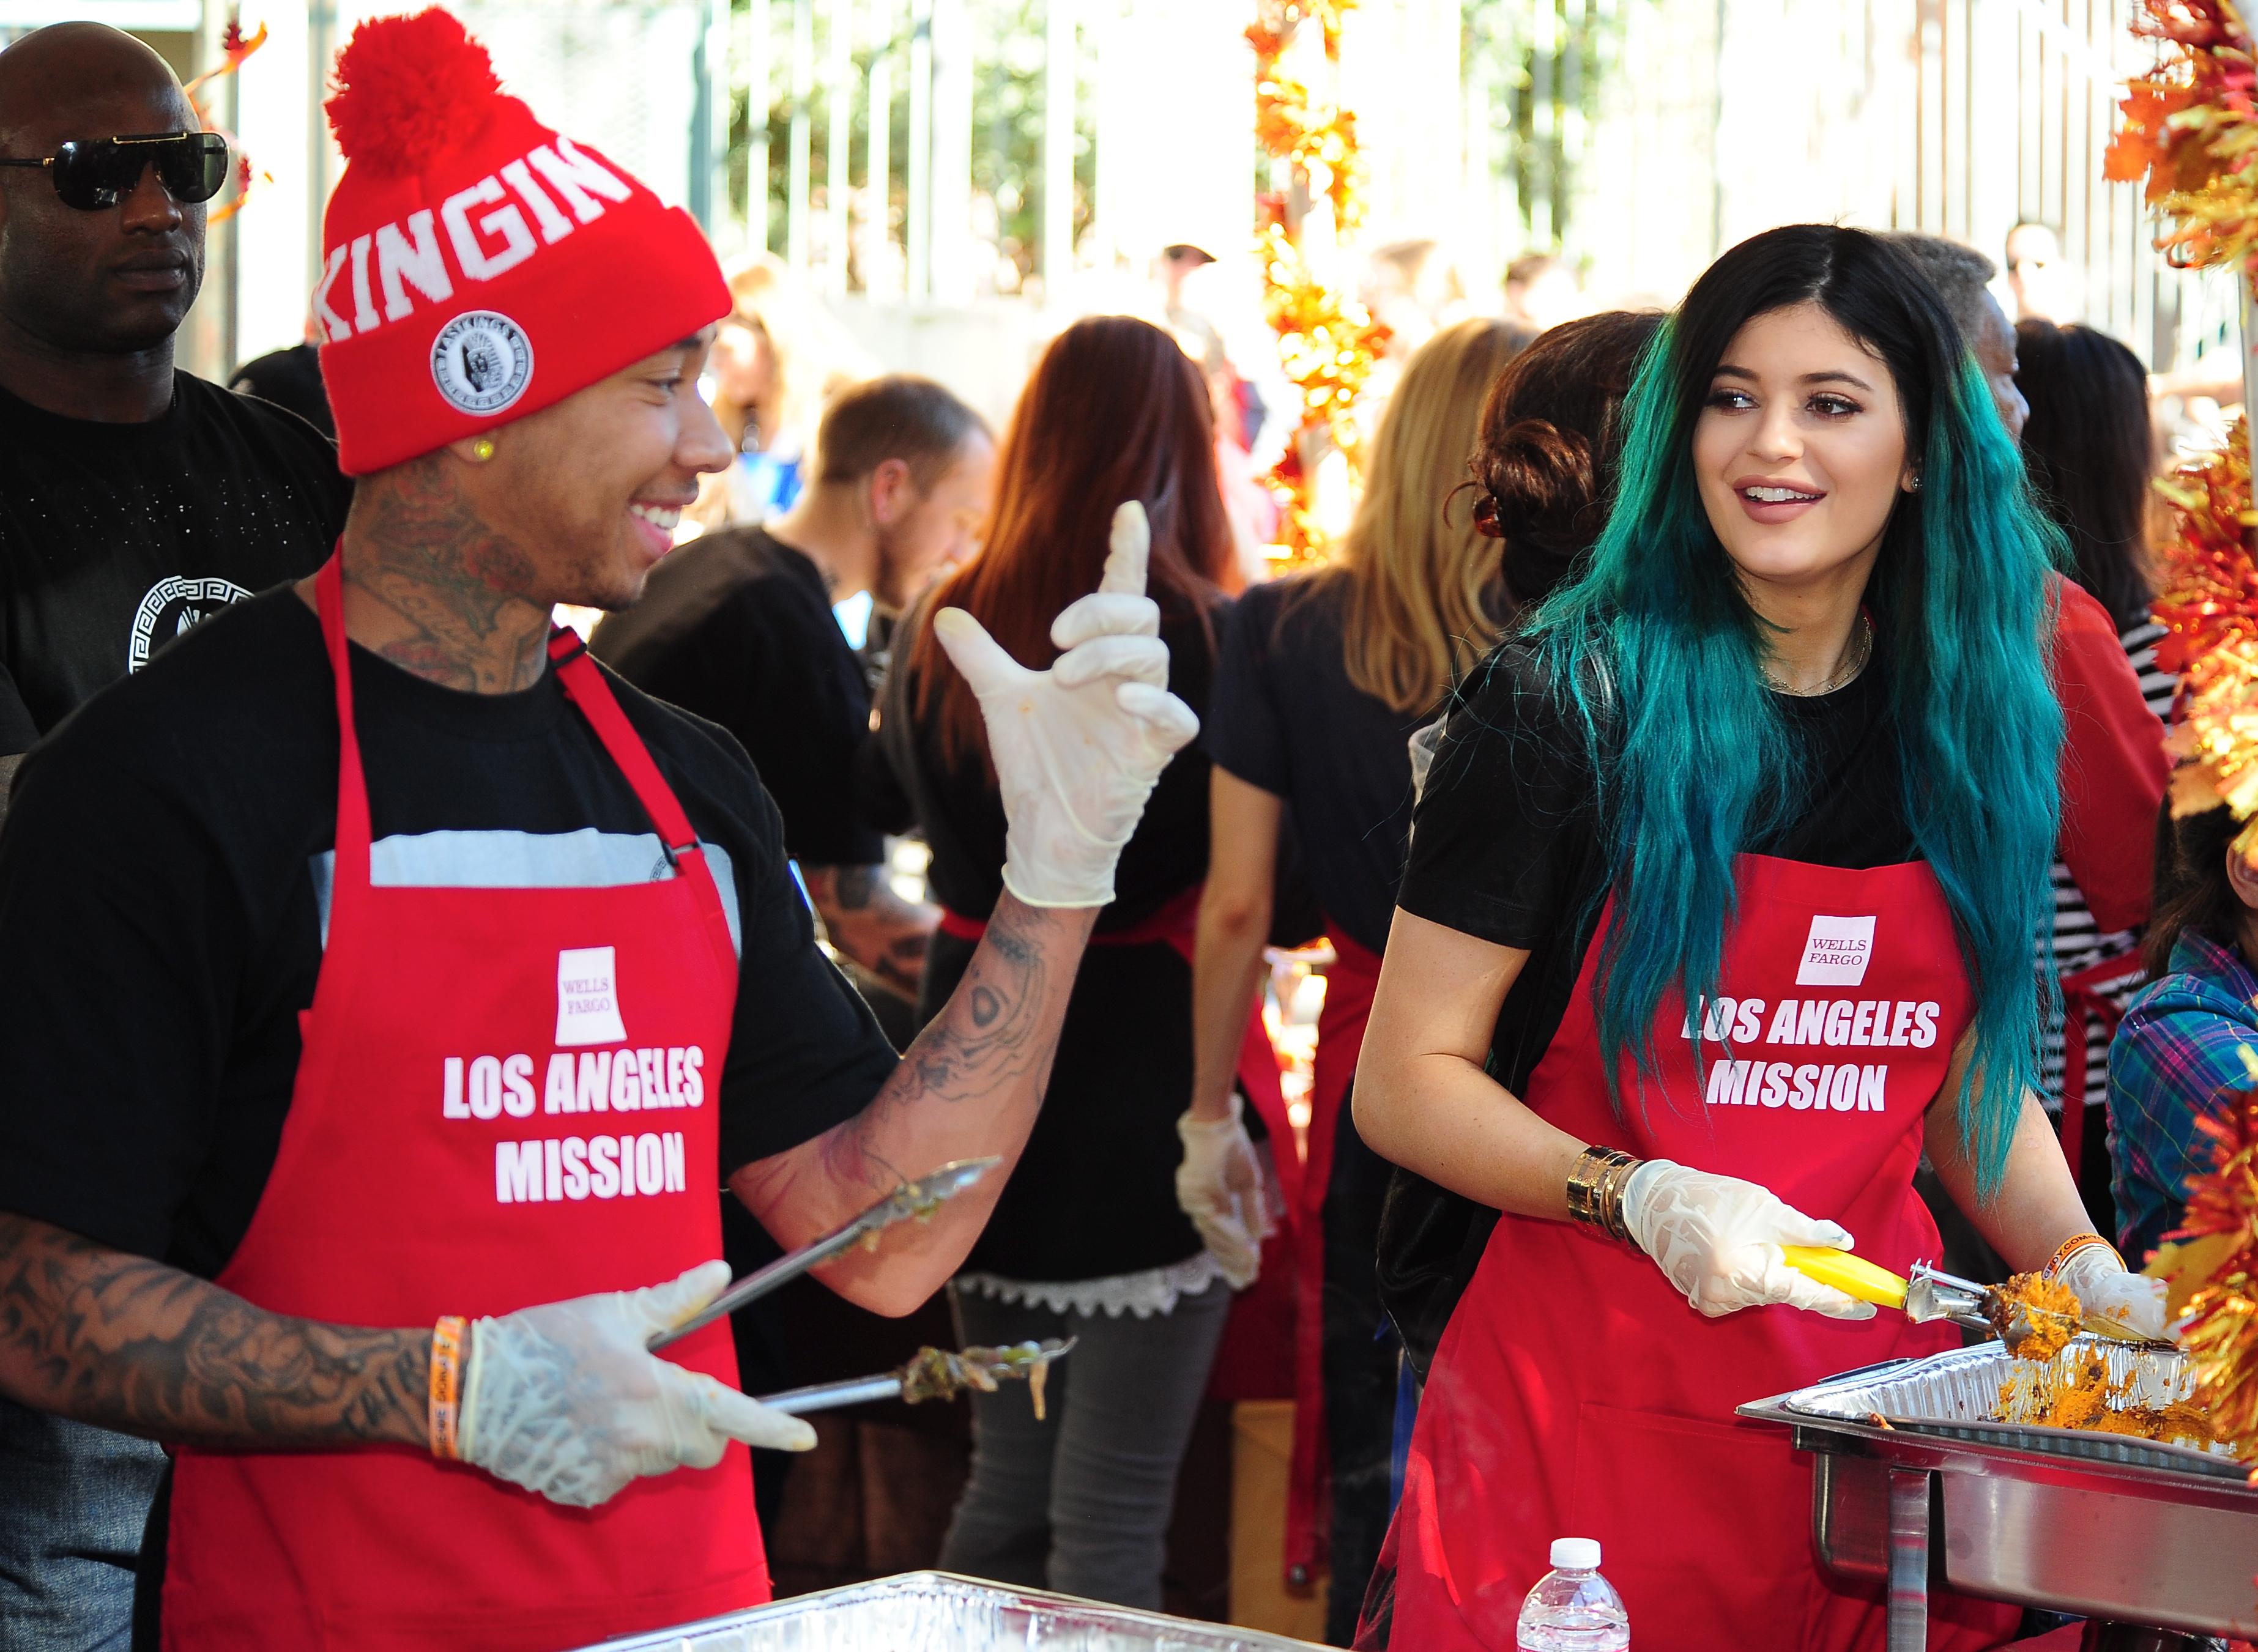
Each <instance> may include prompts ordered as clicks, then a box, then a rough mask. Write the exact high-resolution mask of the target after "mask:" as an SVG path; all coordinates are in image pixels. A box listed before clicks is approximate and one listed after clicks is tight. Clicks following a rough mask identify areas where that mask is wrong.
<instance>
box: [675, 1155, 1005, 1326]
mask: <svg viewBox="0 0 2258 1652" xmlns="http://www.w3.org/2000/svg"><path fill="white" fill-rule="evenodd" d="M1003 1162H1004V1161H1003V1160H1002V1159H957V1160H955V1162H953V1163H950V1164H946V1165H943V1166H941V1168H940V1169H938V1170H936V1171H934V1173H932V1174H931V1175H929V1176H920V1177H919V1178H918V1179H917V1180H916V1181H905V1182H904V1183H903V1184H902V1185H901V1186H900V1187H898V1188H895V1189H894V1190H893V1191H892V1192H891V1193H890V1194H888V1195H886V1196H885V1197H884V1198H883V1199H881V1200H879V1201H878V1202H877V1203H876V1204H874V1205H872V1206H871V1207H870V1209H868V1210H865V1211H864V1212H863V1214H862V1215H860V1216H856V1218H855V1219H854V1220H853V1221H852V1222H849V1223H847V1225H846V1226H844V1227H842V1228H837V1229H834V1230H833V1231H831V1232H829V1233H827V1234H825V1235H824V1236H823V1237H821V1238H820V1239H817V1240H815V1241H814V1242H813V1243H812V1244H803V1245H801V1246H800V1247H799V1249H798V1250H797V1251H792V1252H790V1253H789V1254H787V1255H784V1256H780V1257H778V1258H777V1259H776V1260H775V1261H773V1262H771V1263H770V1264H769V1265H768V1266H766V1267H763V1268H756V1269H755V1270H754V1271H753V1272H752V1273H748V1274H746V1275H745V1277H744V1278H742V1279H741V1280H738V1281H737V1282H736V1283H735V1284H734V1285H732V1286H731V1287H729V1288H728V1290H726V1291H724V1292H722V1293H721V1294H720V1295H719V1296H717V1297H715V1298H714V1300H713V1301H710V1302H708V1303H707V1305H706V1306H705V1307H704V1308H700V1309H699V1310H698V1312H697V1313H695V1314H693V1315H691V1316H690V1317H689V1318H688V1319H685V1320H684V1321H683V1322H682V1323H680V1324H679V1325H677V1326H676V1327H675V1328H674V1329H672V1330H665V1331H661V1332H660V1333H659V1334H658V1335H657V1336H654V1337H652V1338H651V1339H650V1342H649V1343H647V1344H644V1346H646V1347H648V1348H649V1349H650V1351H652V1352H653V1353H657V1351H659V1350H660V1349H662V1348H664V1347H666V1346H667V1345H668V1344H671V1343H678V1342H680V1341H681V1340H682V1339H683V1338H684V1337H685V1336H689V1335H690V1333H691V1332H692V1331H694V1330H703V1329H705V1328H706V1327H707V1326H708V1325H710V1324H712V1323H713V1322H714V1321H715V1320H717V1319H721V1318H722V1317H724V1316H725V1315H729V1314H734V1313H735V1312H736V1310H737V1309H739V1308H742V1307H743V1306H744V1305H745V1304H746V1303H748V1302H751V1301H758V1300H759V1299H760V1298H762V1297H763V1296H766V1295H767V1294H769V1293H770V1291H773V1290H775V1289H776V1288H777V1287H778V1286H780V1285H784V1284H787V1283H789V1282H790V1281H791V1280H796V1279H798V1278H799V1276H800V1275H801V1274H803V1273H806V1272H807V1271H808V1269H810V1268H812V1267H820V1266H822V1265H823V1264H824V1263H826V1262H828V1261H829V1260H830V1259H831V1258H833V1257H834V1256H837V1255H838V1254H839V1253H840V1252H841V1251H845V1250H847V1249H849V1247H851V1246H853V1245H856V1244H860V1243H862V1242H863V1240H865V1239H868V1238H870V1237H874V1236H876V1235H877V1233H879V1232H880V1231H881V1230H884V1229H886V1228H891V1226H893V1225H894V1223H897V1222H906V1221H907V1220H909V1219H910V1218H911V1217H912V1216H920V1217H922V1216H931V1215H932V1214H933V1213H934V1211H936V1210H938V1209H941V1206H942V1205H944V1204H946V1203H948V1201H949V1200H951V1199H953V1198H955V1196H956V1195H958V1194H960V1193H962V1192H963V1191H964V1190H965V1189H966V1188H969V1187H970V1186H971V1185H972V1184H973V1183H974V1182H976V1181H979V1180H980V1178H981V1177H983V1176H984V1175H986V1174H987V1173H989V1172H990V1171H991V1170H993V1169H995V1168H996V1166H998V1165H1000V1164H1002V1163H1003Z"/></svg>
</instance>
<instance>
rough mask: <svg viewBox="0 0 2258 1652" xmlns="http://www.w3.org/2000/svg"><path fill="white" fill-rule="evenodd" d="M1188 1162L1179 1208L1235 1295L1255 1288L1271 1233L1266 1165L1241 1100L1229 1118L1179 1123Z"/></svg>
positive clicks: (1179, 1175) (1180, 1181)
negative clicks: (1249, 1134) (1258, 1155)
mask: <svg viewBox="0 0 2258 1652" xmlns="http://www.w3.org/2000/svg"><path fill="white" fill-rule="evenodd" d="M1176 1134H1177V1135H1178V1136H1180V1137H1182V1138H1183V1144H1184V1161H1183V1163H1182V1164H1180V1165H1178V1166H1176V1208H1177V1209H1180V1210H1182V1212H1183V1213H1184V1214H1185V1215H1186V1216H1189V1217H1190V1218H1191V1219H1192V1225H1193V1226H1194V1227H1196V1228H1197V1229H1198V1230H1199V1236H1200V1238H1201V1239H1202V1240H1203V1241H1204V1243H1205V1244H1206V1245H1207V1248H1208V1250H1209V1251H1210V1252H1211V1254H1212V1255H1213V1256H1214V1258H1215V1259H1216V1260H1217V1261H1218V1262H1219V1263H1221V1264H1222V1265H1223V1277H1224V1280H1225V1283H1226V1284H1228V1285H1229V1286H1230V1287H1231V1288H1232V1290H1234V1291H1243V1290H1245V1289H1246V1287H1248V1286H1250V1285H1252V1284H1253V1283H1254V1280H1255V1276H1256V1275H1257V1274H1259V1273H1261V1271H1262V1241H1263V1240H1264V1239H1266V1238H1267V1237H1269V1235H1270V1233H1271V1230H1272V1223H1271V1221H1270V1215H1269V1211H1268V1210H1267V1209H1266V1202H1265V1200H1264V1199H1263V1197H1262V1162H1261V1160H1260V1159H1257V1158H1256V1157H1255V1156H1254V1144H1253V1142H1251V1141H1249V1140H1248V1139H1247V1138H1246V1124H1245V1122H1244V1120H1243V1118H1242V1116H1241V1113H1240V1109H1239V1095H1238V1093H1237V1092H1236V1091H1234V1092H1232V1097H1231V1112H1230V1115H1229V1116H1228V1117H1224V1118H1216V1119H1206V1118H1198V1117H1194V1116H1193V1115H1192V1114H1190V1113H1186V1114H1185V1115H1184V1116H1183V1117H1181V1118H1179V1119H1178V1120H1176Z"/></svg>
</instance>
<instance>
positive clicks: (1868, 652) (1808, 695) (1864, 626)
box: [1757, 608, 1874, 699]
mask: <svg viewBox="0 0 2258 1652" xmlns="http://www.w3.org/2000/svg"><path fill="white" fill-rule="evenodd" d="M1873 657H1874V622H1873V620H1872V619H1871V617H1870V616H1869V615H1868V614H1867V613H1866V612H1865V610H1864V609H1863V608H1861V609H1860V610H1859V611H1858V635H1857V637H1855V638H1854V639H1852V641H1851V643H1850V648H1849V649H1845V650H1844V652H1843V661H1842V663H1841V664H1839V665H1837V666H1836V668H1835V670H1834V672H1833V673H1832V675H1830V676H1829V677H1828V678H1827V680H1826V681H1825V682H1823V683H1821V684H1819V685H1818V686H1817V687H1816V688H1791V687H1790V686H1789V685H1788V684H1786V683H1783V682H1781V681H1780V680H1779V678H1778V677H1774V676H1773V675H1772V673H1771V672H1770V671H1769V670H1765V668H1764V667H1762V666H1758V667H1757V670H1760V671H1763V672H1764V680H1765V687H1767V688H1769V689H1771V690H1772V692H1773V693H1775V694H1793V695H1794V696H1795V697H1796V698H1799V699H1816V698H1819V697H1820V696H1821V694H1832V693H1833V692H1834V691H1836V689H1838V688H1841V687H1842V686H1843V684H1847V683H1850V682H1853V681H1855V680H1857V675H1858V673H1859V672H1861V671H1863V670H1865V669H1866V662H1867V661H1869V660H1871V659H1872V658H1873Z"/></svg>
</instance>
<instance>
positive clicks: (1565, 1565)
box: [1552, 1537, 1600, 1571]
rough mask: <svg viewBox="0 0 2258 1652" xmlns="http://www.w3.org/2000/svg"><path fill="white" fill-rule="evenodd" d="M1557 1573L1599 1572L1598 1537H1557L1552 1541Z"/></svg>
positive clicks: (1554, 1567) (1553, 1566)
mask: <svg viewBox="0 0 2258 1652" xmlns="http://www.w3.org/2000/svg"><path fill="white" fill-rule="evenodd" d="M1552 1569H1553V1570H1555V1571H1597V1570H1599V1569H1600V1540H1599V1539H1598V1538H1596V1537H1556V1538H1554V1539H1553V1540H1552Z"/></svg>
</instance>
